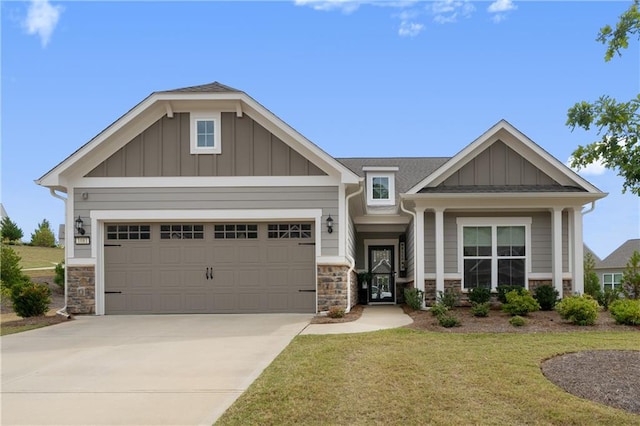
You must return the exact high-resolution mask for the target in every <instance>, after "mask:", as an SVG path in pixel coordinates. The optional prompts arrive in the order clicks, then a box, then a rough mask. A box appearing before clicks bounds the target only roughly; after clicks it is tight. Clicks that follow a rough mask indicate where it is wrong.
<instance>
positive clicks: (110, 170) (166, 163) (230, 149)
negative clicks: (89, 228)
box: [86, 112, 326, 177]
mask: <svg viewBox="0 0 640 426" xmlns="http://www.w3.org/2000/svg"><path fill="white" fill-rule="evenodd" d="M221 118H222V123H221V129H220V130H221V147H222V152H221V153H220V154H217V155H193V154H191V151H190V150H191V148H190V142H189V141H190V139H189V138H190V128H189V126H190V116H189V113H176V114H174V116H173V118H168V117H167V116H166V115H165V116H164V117H162V118H161V119H159V120H158V121H156V122H155V123H154V124H153V125H151V126H150V127H149V128H147V129H146V130H144V131H143V132H142V133H140V134H139V135H138V136H136V137H135V138H134V139H133V140H131V141H130V142H128V143H127V144H126V145H125V146H124V147H122V148H121V149H120V150H118V151H117V152H116V153H115V154H113V155H111V156H110V157H109V158H107V159H106V160H105V161H103V162H102V163H101V164H99V165H98V166H97V167H95V168H94V169H93V170H92V171H91V172H89V173H88V174H87V175H86V177H161V176H325V175H326V173H325V172H324V171H322V170H320V169H319V168H318V167H317V166H315V165H314V164H313V163H311V162H310V161H309V160H307V159H306V158H304V157H303V156H302V155H300V154H299V153H298V152H296V151H295V150H293V149H292V148H291V147H289V146H288V145H287V144H285V143H284V142H283V141H282V140H280V139H278V138H277V137H276V136H274V135H273V134H272V133H270V132H269V131H268V130H266V129H265V128H264V127H262V126H261V125H260V124H258V123H257V122H256V121H254V120H253V119H252V118H251V117H249V116H248V115H247V114H244V115H243V116H242V117H237V116H236V114H235V113H230V112H223V113H222V115H221Z"/></svg>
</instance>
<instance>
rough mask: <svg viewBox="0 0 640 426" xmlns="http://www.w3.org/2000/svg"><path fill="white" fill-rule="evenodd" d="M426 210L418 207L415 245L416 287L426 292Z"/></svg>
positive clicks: (423, 304)
mask: <svg viewBox="0 0 640 426" xmlns="http://www.w3.org/2000/svg"><path fill="white" fill-rule="evenodd" d="M424 210H425V209H424V208H418V207H416V227H415V232H416V236H415V240H414V241H415V244H416V246H415V247H414V248H413V250H414V253H415V258H414V259H415V260H414V268H415V273H416V282H415V284H414V285H415V287H416V288H417V289H418V290H421V291H424ZM422 307H423V308H424V307H425V303H424V299H422Z"/></svg>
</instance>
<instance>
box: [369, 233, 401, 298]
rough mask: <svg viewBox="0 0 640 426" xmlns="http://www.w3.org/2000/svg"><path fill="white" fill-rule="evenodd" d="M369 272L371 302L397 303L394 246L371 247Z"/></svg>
mask: <svg viewBox="0 0 640 426" xmlns="http://www.w3.org/2000/svg"><path fill="white" fill-rule="evenodd" d="M369 270H370V272H371V285H370V286H369V302H371V303H376V302H386V303H389V302H395V295H394V293H395V282H394V273H395V271H394V264H393V246H370V247H369Z"/></svg>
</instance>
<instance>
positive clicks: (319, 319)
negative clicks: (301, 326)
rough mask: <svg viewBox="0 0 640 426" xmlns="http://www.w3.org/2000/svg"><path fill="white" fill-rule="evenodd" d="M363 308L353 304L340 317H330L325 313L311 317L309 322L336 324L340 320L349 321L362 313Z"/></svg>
mask: <svg viewBox="0 0 640 426" xmlns="http://www.w3.org/2000/svg"><path fill="white" fill-rule="evenodd" d="M363 310H364V306H362V305H355V306H354V307H352V308H351V310H350V311H349V313H347V314H345V315H344V316H343V317H342V318H330V317H328V316H325V315H318V316H315V317H313V318H312V319H311V324H337V323H342V322H351V321H355V320H357V319H358V318H360V316H361V315H362V311H363Z"/></svg>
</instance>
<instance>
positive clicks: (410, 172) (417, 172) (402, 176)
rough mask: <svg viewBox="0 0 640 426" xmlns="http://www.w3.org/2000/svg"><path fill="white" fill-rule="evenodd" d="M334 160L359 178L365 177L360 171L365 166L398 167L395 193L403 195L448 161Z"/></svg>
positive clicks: (417, 159) (404, 158)
mask: <svg viewBox="0 0 640 426" xmlns="http://www.w3.org/2000/svg"><path fill="white" fill-rule="evenodd" d="M336 160H338V161H339V162H341V163H342V164H344V165H345V166H346V167H347V168H349V169H350V170H351V171H352V172H354V173H355V174H357V175H358V176H360V177H365V172H364V171H362V168H363V167H365V166H369V167H398V171H397V172H396V193H404V192H407V191H408V190H409V189H410V188H411V187H413V186H414V185H415V184H417V183H418V182H420V181H421V180H422V179H424V178H426V177H427V176H429V175H430V174H431V173H433V172H435V171H436V170H437V169H438V168H439V167H440V166H442V165H443V164H444V163H446V162H447V161H448V160H449V157H398V158H336Z"/></svg>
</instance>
